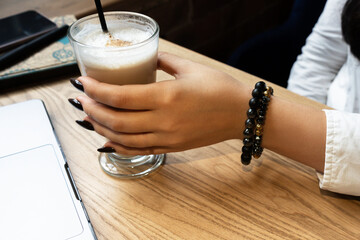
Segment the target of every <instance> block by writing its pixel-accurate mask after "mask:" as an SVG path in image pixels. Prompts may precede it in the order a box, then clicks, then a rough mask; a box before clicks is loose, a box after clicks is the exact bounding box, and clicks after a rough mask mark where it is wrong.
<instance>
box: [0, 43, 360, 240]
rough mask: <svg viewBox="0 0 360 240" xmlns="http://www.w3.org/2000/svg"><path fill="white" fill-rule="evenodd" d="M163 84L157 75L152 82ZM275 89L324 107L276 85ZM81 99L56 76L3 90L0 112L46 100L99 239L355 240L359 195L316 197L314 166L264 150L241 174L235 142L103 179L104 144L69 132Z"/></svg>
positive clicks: (74, 129)
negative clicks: (143, 172)
mask: <svg viewBox="0 0 360 240" xmlns="http://www.w3.org/2000/svg"><path fill="white" fill-rule="evenodd" d="M160 50H162V51H168V52H171V53H174V54H177V55H180V56H182V57H185V58H189V59H192V60H194V61H197V62H201V63H204V64H207V65H210V66H212V67H214V68H217V69H220V70H222V71H225V72H227V73H229V74H231V75H232V76H234V77H236V78H237V79H239V80H240V81H243V82H245V83H248V84H254V83H255V82H256V81H257V80H258V78H256V77H254V76H251V75H248V74H246V73H244V72H241V71H239V70H237V69H234V68H231V67H229V66H227V65H225V64H222V63H219V62H216V61H214V60H212V59H209V58H207V57H205V56H202V55H200V54H197V53H195V52H192V51H189V50H187V49H185V48H182V47H180V46H177V45H175V44H172V43H170V42H167V41H164V40H160ZM169 78H171V77H170V76H168V75H167V74H165V73H163V72H158V80H160V81H161V80H164V79H169ZM275 92H276V94H277V95H281V96H284V97H286V98H288V99H291V100H292V101H295V102H300V103H302V104H307V105H310V106H313V107H317V108H322V107H324V106H323V105H321V104H317V103H315V102H313V101H310V100H307V99H305V98H302V97H300V96H298V95H295V94H293V93H290V92H288V91H286V90H285V89H283V88H280V87H277V86H275ZM80 94H81V93H80V92H79V91H78V90H76V89H75V88H74V87H72V85H71V84H70V83H69V80H68V79H55V80H52V81H49V83H46V84H39V85H35V86H32V87H27V88H21V89H18V90H12V91H8V92H2V93H1V95H0V105H7V104H11V103H16V102H20V101H25V100H28V99H33V98H40V99H43V100H44V102H45V104H46V106H47V108H48V111H49V114H50V117H51V119H52V121H53V124H54V128H55V130H56V132H57V134H58V136H59V139H60V142H61V144H62V147H63V150H64V152H65V155H66V157H67V160H68V163H69V165H70V168H71V170H72V173H73V175H74V179H75V182H76V184H77V186H78V188H79V191H80V194H81V197H82V199H83V201H84V204H85V206H86V209H87V211H88V213H89V216H90V219H91V221H92V223H93V226H94V228H95V232H96V234H97V236H98V238H99V239H360V227H359V226H360V202H359V198H356V197H350V196H342V195H337V194H333V193H328V192H324V191H321V190H320V189H319V187H318V180H317V177H316V174H315V171H314V170H313V169H311V168H308V167H305V166H303V165H301V164H298V163H296V162H294V161H292V160H290V159H287V158H285V157H282V156H280V155H277V154H275V153H273V152H270V151H266V150H265V152H264V155H263V157H262V158H263V164H262V166H261V167H255V168H254V169H253V171H252V172H244V171H243V170H242V166H241V163H240V151H241V146H242V143H241V141H240V140H231V141H226V142H222V143H219V144H215V145H212V146H208V147H203V148H198V149H194V150H189V151H184V152H178V153H170V154H167V159H166V162H165V164H164V165H163V166H162V167H161V168H160V169H159V170H158V171H157V172H155V173H153V174H151V175H149V176H147V177H145V178H142V179H136V180H120V179H117V178H114V177H111V176H109V175H107V174H105V173H104V172H103V171H102V170H101V168H100V166H99V164H98V160H97V156H98V154H97V151H96V149H97V148H98V147H101V146H102V144H103V143H104V139H103V138H102V137H100V136H98V135H97V134H96V133H94V132H89V131H86V130H84V129H83V128H81V127H79V126H77V124H76V123H75V120H76V119H82V117H83V116H84V113H83V112H81V111H79V110H77V109H75V108H74V107H72V106H71V105H70V104H69V103H68V102H67V99H68V98H70V97H76V96H77V95H80ZM24 117H26V116H24ZM0 122H1V120H0Z"/></svg>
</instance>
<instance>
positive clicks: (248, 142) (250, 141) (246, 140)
mask: <svg viewBox="0 0 360 240" xmlns="http://www.w3.org/2000/svg"><path fill="white" fill-rule="evenodd" d="M253 142H254V141H253V139H252V138H244V139H243V144H244V146H247V147H249V146H252V145H253Z"/></svg>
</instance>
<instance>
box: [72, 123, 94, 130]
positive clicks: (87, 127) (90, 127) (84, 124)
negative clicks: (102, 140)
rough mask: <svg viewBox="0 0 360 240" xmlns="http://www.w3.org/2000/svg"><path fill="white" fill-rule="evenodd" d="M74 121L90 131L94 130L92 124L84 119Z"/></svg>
mask: <svg viewBox="0 0 360 240" xmlns="http://www.w3.org/2000/svg"><path fill="white" fill-rule="evenodd" d="M75 122H76V123H77V124H79V125H80V126H82V127H83V128H85V129H87V130H90V131H94V130H95V129H94V126H93V125H92V124H91V123H90V122H88V121H86V120H76V121H75Z"/></svg>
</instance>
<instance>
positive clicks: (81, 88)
mask: <svg viewBox="0 0 360 240" xmlns="http://www.w3.org/2000/svg"><path fill="white" fill-rule="evenodd" d="M70 82H71V84H72V85H73V86H74V87H76V88H77V89H79V90H80V91H84V86H83V85H82V83H81V82H80V81H79V80H77V79H76V78H70Z"/></svg>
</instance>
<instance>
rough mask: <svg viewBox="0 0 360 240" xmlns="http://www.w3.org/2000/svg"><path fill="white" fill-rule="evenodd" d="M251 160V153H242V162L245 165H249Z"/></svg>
mask: <svg viewBox="0 0 360 240" xmlns="http://www.w3.org/2000/svg"><path fill="white" fill-rule="evenodd" d="M250 162H251V155H248V154H244V153H243V154H241V163H242V164H244V165H249V164H250Z"/></svg>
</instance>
